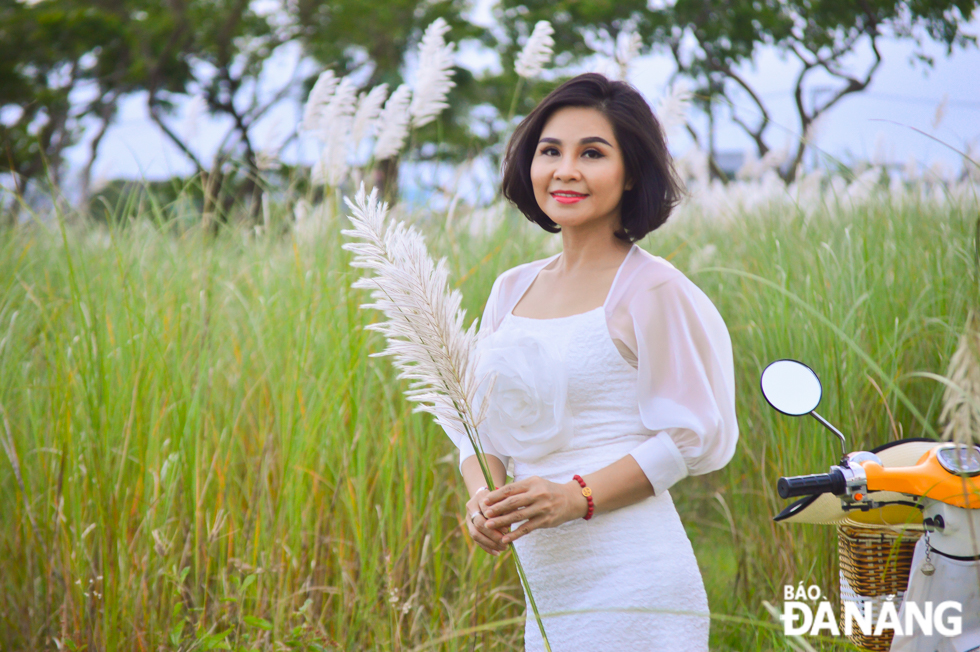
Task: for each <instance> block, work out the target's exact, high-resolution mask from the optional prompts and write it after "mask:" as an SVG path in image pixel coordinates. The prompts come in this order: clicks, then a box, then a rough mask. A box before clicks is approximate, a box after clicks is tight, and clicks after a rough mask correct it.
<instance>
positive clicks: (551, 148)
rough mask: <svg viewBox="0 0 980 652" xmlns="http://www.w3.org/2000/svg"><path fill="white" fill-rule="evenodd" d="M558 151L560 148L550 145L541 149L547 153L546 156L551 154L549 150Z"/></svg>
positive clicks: (543, 152)
mask: <svg viewBox="0 0 980 652" xmlns="http://www.w3.org/2000/svg"><path fill="white" fill-rule="evenodd" d="M557 151H558V149H557V148H555V147H550V146H549V147H545V148H543V149H542V150H541V153H542V154H543V155H545V156H550V154H548V152H557Z"/></svg>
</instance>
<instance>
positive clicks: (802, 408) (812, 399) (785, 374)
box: [762, 360, 823, 417]
mask: <svg viewBox="0 0 980 652" xmlns="http://www.w3.org/2000/svg"><path fill="white" fill-rule="evenodd" d="M762 394H763V396H765V397H766V400H767V401H768V402H769V405H771V406H773V407H774V408H776V409H777V410H779V411H780V412H782V413H783V414H788V415H790V416H793V417H798V416H801V415H803V414H809V413H810V412H813V410H815V409H816V407H817V406H818V405H819V404H820V396H821V395H822V394H823V389H822V388H821V386H820V379H819V378H817V374H815V373H814V372H813V369H810V367H808V366H806V365H805V364H803V363H802V362H797V361H796V360H776V361H775V362H773V363H772V364H770V365H769V366H768V367H766V368H765V370H764V371H763V372H762Z"/></svg>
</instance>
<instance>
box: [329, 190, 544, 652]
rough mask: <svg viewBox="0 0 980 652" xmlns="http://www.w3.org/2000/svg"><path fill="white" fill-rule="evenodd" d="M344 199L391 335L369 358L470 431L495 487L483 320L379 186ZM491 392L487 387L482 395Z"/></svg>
mask: <svg viewBox="0 0 980 652" xmlns="http://www.w3.org/2000/svg"><path fill="white" fill-rule="evenodd" d="M344 202H346V204H347V206H348V207H349V208H350V209H351V211H352V212H353V215H349V216H348V217H349V218H350V222H351V224H352V225H353V228H351V229H345V230H343V231H341V233H342V234H343V235H345V236H347V237H349V238H355V239H357V242H347V243H345V244H344V245H343V248H344V249H346V250H347V251H350V252H352V253H353V254H354V259H353V260H352V261H351V266H352V267H359V268H363V269H367V270H372V271H373V272H374V274H373V275H372V276H364V277H361V278H359V279H357V280H356V281H355V282H354V283H353V284H352V287H354V288H360V289H365V290H370V291H371V299H372V300H373V301H374V303H369V304H364V305H363V306H361V307H362V308H374V309H375V310H380V311H381V313H382V314H384V316H385V317H386V318H387V320H386V321H383V322H378V323H374V324H370V325H368V326H366V327H365V328H368V329H370V330H373V331H377V332H379V333H381V334H382V335H384V336H385V339H386V340H387V347H386V348H385V350H384V351H382V352H380V353H372V354H371V355H372V356H379V355H390V356H392V357H393V358H394V364H395V367H396V368H397V369H398V370H399V374H398V377H399V378H404V379H407V380H409V381H411V384H410V385H409V389H408V391H406V392H405V396H406V398H408V399H409V400H410V401H413V402H415V403H418V406H417V407H416V408H415V409H414V410H413V411H415V412H428V413H429V414H432V415H433V416H434V417H435V419H436V423H438V424H439V425H441V426H442V427H443V428H444V429H445V430H446V433H447V434H448V435H449V436H450V437H451V438H452V437H454V435H455V436H456V437H459V436H460V435H461V434H464V433H465V436H466V437H468V438H469V440H470V443H471V444H473V448H474V449H475V451H476V456H477V459H478V460H479V462H480V467H481V469H482V470H483V477H484V479H485V480H486V483H487V487H488V488H489V489H491V490H493V489H494V483H493V476H492V475H491V473H490V467H489V466H488V465H487V463H486V456H485V455H484V453H483V446H482V444H481V443H480V438H479V437H478V436H477V426H478V425H479V423H480V421H482V420H483V418H484V414H485V411H486V402H485V401H484V402H482V404H481V406H480V408H479V410H478V412H475V411H474V409H473V404H474V401H475V397H476V392H477V389H478V386H479V383H478V382H477V379H476V378H475V377H474V376H475V374H474V369H475V368H476V360H475V357H476V355H475V347H476V338H477V330H476V329H477V323H476V321H475V320H474V321H473V323H471V324H470V326H469V328H465V327H464V322H465V319H466V311H465V310H463V309H462V308H461V307H460V304H461V302H462V295H461V294H460V292H459V290H452V291H449V290H448V277H449V274H448V271H447V269H446V259H445V258H442V259H440V260H439V262H438V263H433V261H432V258H431V256H429V252H428V249H427V248H426V246H425V240H424V239H423V238H422V235H421V234H420V233H419V232H418V231H416V230H415V228H414V227H412V226H406V224H405V223H404V222H397V223H395V224H391V225H389V224H386V223H385V217H386V215H387V212H388V204H387V202H382V201H379V199H378V189H377V188H375V189H374V190H372V191H371V194H370V195H367V193H366V191H365V189H364V184H363V183H362V184H361V187H360V189H359V190H358V192H357V195H356V196H355V198H354V201H353V202H351V201H350V199H348V198H347V197H344ZM491 383H492V379H491ZM489 394H490V391H487V392H486V393H485V394H484V396H487V395H489ZM454 442H457V440H456V439H454ZM512 552H513V553H514V561H515V563H516V564H517V573H518V575H519V576H520V578H521V583H522V584H523V586H524V591H525V593H526V594H527V597H528V603H530V605H531V609H532V611H533V612H534V617H535V619H536V621H537V623H538V628H539V629H540V631H541V637H542V639H543V640H544V644H545V649H546V650H548V651H549V652H550V650H551V647H550V645H549V644H548V637H547V635H546V634H545V631H544V624H543V623H542V622H541V616H540V614H539V613H538V608H537V605H536V604H535V602H534V596H533V595H532V593H531V587H530V586H529V585H528V583H527V577H526V576H525V574H524V568H523V567H522V566H521V560H520V558H519V557H518V555H517V550H514V549H512Z"/></svg>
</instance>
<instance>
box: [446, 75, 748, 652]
mask: <svg viewBox="0 0 980 652" xmlns="http://www.w3.org/2000/svg"><path fill="white" fill-rule="evenodd" d="M503 191H504V195H505V196H506V197H507V198H508V199H509V200H510V201H512V202H514V203H515V204H516V205H517V206H518V208H519V209H520V210H521V211H522V212H523V213H524V215H525V216H527V218H528V219H529V220H531V221H533V222H536V223H537V224H538V225H540V226H541V227H542V228H543V229H545V230H547V231H550V232H552V233H555V232H559V233H561V238H562V251H561V253H559V254H557V255H555V256H552V257H550V258H546V259H544V260H538V261H534V262H531V263H527V264H524V265H520V266H518V267H515V268H514V269H511V270H508V271H507V272H505V273H504V274H502V275H501V276H499V277H498V278H497V280H496V281H495V282H494V284H493V288H492V290H491V291H490V297H489V299H488V301H487V305H486V310H485V312H484V315H483V319H482V320H481V322H480V327H481V328H480V340H479V345H478V351H479V352H480V357H479V364H478V366H477V374H478V377H480V378H485V379H487V380H486V381H485V382H484V383H483V385H482V391H483V392H484V394H485V393H486V392H487V391H489V395H488V396H487V398H488V411H487V416H486V419H485V420H484V421H483V422H482V423H481V425H480V429H479V433H480V442H481V445H482V446H483V450H484V453H486V456H487V458H486V459H487V461H488V464H489V466H490V469H491V472H492V474H493V480H494V484H495V486H497V487H498V489H497V490H495V491H487V490H486V488H485V487H484V486H483V485H484V484H485V481H484V477H483V474H482V472H481V469H480V465H479V463H478V461H477V458H476V457H475V455H474V451H473V448H472V446H471V445H470V444H469V442H468V441H466V438H465V437H463V438H462V439H461V440H460V439H459V438H456V440H457V441H458V443H459V446H460V471H461V472H462V475H463V477H464V479H465V481H466V486H467V488H468V489H469V491H470V495H471V498H470V500H469V501H468V502H467V503H466V509H467V518H468V521H467V525H468V528H469V532H470V535H471V536H472V537H473V539H474V540H475V541H476V542H477V543H478V544H479V545H480V546H481V547H482V548H483V549H484V550H486V551H487V552H489V553H491V554H499V553H500V552H502V551H503V550H505V549H506V547H507V546H508V545H511V544H513V545H514V546H515V547H516V548H517V552H518V554H519V555H520V558H521V561H522V563H523V566H524V569H525V572H526V574H527V578H528V583H529V585H530V587H531V590H532V592H533V594H534V598H535V601H536V603H537V606H538V609H539V611H540V613H541V614H542V615H544V614H547V613H554V612H567V611H576V612H578V613H573V614H568V615H563V616H556V617H544V618H543V621H544V626H545V631H546V633H547V635H548V639H549V642H550V643H551V646H552V649H553V650H555V651H556V652H558V651H563V650H576V651H578V650H586V651H588V652H596V651H600V650H608V651H617V652H618V651H622V650H633V651H636V650H665V651H670V652H683V651H685V650H691V651H697V652H701V651H704V650H707V649H708V624H709V620H708V617H707V614H708V604H707V597H706V595H705V591H704V585H703V582H702V580H701V575H700V572H699V570H698V566H697V561H696V560H695V557H694V553H693V551H692V548H691V543H690V541H689V540H688V538H687V535H686V534H685V532H684V529H683V527H682V525H681V522H680V519H679V517H678V515H677V511H676V510H675V509H674V505H673V503H672V502H671V498H670V494H669V493H668V491H667V490H668V488H669V487H670V486H672V485H673V484H674V483H675V482H677V481H678V480H681V479H682V478H684V477H685V476H687V475H698V474H702V473H707V472H709V471H713V470H716V469H719V468H721V467H722V466H724V465H725V464H726V463H727V462H728V460H729V459H731V457H732V454H733V453H734V449H735V443H736V440H737V439H738V426H737V423H736V420H735V407H734V405H735V403H734V400H735V396H734V391H735V387H734V373H733V365H732V351H731V341H730V339H729V336H728V331H727V329H726V327H725V324H724V322H723V321H722V318H721V316H720V315H719V314H718V312H717V310H716V309H715V307H714V306H713V305H712V303H711V302H710V301H709V300H708V298H707V297H706V296H705V295H704V293H703V292H701V291H700V290H699V289H698V288H697V287H696V286H695V285H694V284H693V283H692V282H691V281H689V280H688V279H687V278H686V277H685V276H684V275H683V274H682V273H681V272H679V271H677V270H676V269H674V267H672V266H671V265H670V264H669V263H667V262H666V261H664V260H663V259H661V258H657V257H655V256H652V255H650V254H648V253H646V252H645V251H644V250H642V249H640V248H639V247H638V246H637V245H635V244H634V242H635V241H637V240H639V239H641V238H642V237H643V236H645V235H646V234H647V233H649V232H650V231H652V230H654V229H656V228H657V227H659V226H660V225H661V224H663V223H664V222H665V221H666V219H667V217H668V215H669V214H670V212H671V210H672V209H673V207H674V205H675V204H676V202H677V199H678V195H679V187H678V183H677V181H676V178H675V175H674V171H673V168H672V165H671V159H670V155H669V153H668V151H667V147H666V144H665V142H664V136H663V132H662V130H661V128H660V125H659V123H658V122H657V120H656V118H655V117H654V116H653V113H652V112H651V111H650V108H649V106H648V105H647V103H646V101H645V100H644V99H643V97H642V96H641V95H640V94H639V93H637V92H636V90H634V89H633V88H632V87H631V86H629V85H628V84H626V83H623V82H614V81H609V80H607V79H606V78H605V77H603V76H601V75H598V74H592V73H590V74H584V75H580V76H578V77H575V78H574V79H572V80H570V81H568V82H566V83H564V84H563V85H562V86H560V87H559V88H557V89H556V90H555V91H553V92H552V93H551V94H550V95H548V97H546V98H545V99H544V100H543V101H542V102H541V103H540V104H539V105H538V106H537V107H536V108H535V109H534V110H533V111H532V112H531V113H530V114H529V115H528V116H527V117H526V118H525V119H524V121H523V122H522V123H521V124H520V125H519V126H518V128H517V130H516V131H515V133H514V135H513V137H512V138H511V140H510V143H509V145H508V149H507V155H506V159H505V163H504V178H503ZM491 377H494V378H495V380H494V382H493V383H490V382H489V378H491ZM481 396H482V395H481ZM511 461H512V462H513V465H514V467H513V468H514V474H513V475H514V481H513V482H512V483H510V484H505V481H506V474H505V473H506V471H505V470H506V469H507V466H508V463H509V462H511ZM590 498H591V500H590ZM527 613H528V619H527V623H526V626H525V645H526V649H527V650H540V649H543V644H542V641H541V636H540V633H539V631H538V626H537V624H536V622H535V621H534V618H533V616H532V615H531V613H532V612H531V610H530V607H529V608H528V612H527Z"/></svg>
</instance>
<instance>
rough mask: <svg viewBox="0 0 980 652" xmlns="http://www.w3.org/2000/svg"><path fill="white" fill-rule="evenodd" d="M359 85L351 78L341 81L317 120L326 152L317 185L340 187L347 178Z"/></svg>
mask: <svg viewBox="0 0 980 652" xmlns="http://www.w3.org/2000/svg"><path fill="white" fill-rule="evenodd" d="M356 93H357V86H356V85H354V82H352V81H351V80H350V78H349V77H344V78H343V79H341V80H340V84H338V86H337V90H336V91H334V94H333V97H331V98H330V101H329V102H328V103H327V105H326V106H325V107H324V108H323V110H322V111H321V112H320V114H319V115H318V116H317V117H316V121H317V127H316V133H317V135H318V137H319V138H320V139H321V140H322V141H323V149H321V150H320V157H319V159H318V161H317V164H316V165H315V166H314V168H313V182H314V183H328V184H330V185H331V186H336V185H338V184H339V183H340V182H341V181H343V179H344V177H345V176H346V175H347V169H348V166H347V154H348V150H349V146H348V143H349V141H350V135H351V123H352V122H353V119H354V103H355V101H356V99H355V96H356Z"/></svg>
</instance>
